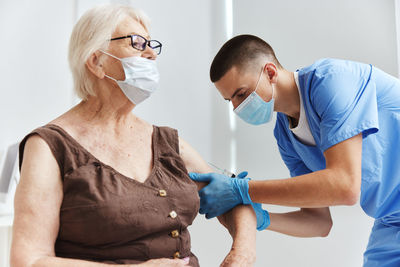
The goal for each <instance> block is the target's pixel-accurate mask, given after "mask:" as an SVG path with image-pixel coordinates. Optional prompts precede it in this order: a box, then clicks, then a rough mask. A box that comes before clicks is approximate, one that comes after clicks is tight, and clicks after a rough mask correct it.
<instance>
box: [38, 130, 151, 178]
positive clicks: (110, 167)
mask: <svg viewBox="0 0 400 267" xmlns="http://www.w3.org/2000/svg"><path fill="white" fill-rule="evenodd" d="M45 126H48V127H54V128H56V129H58V130H59V131H60V132H62V133H63V134H64V136H65V137H66V138H68V139H69V140H70V141H71V142H72V143H73V144H74V145H76V146H77V147H78V148H79V149H81V150H82V151H83V152H84V153H85V154H87V155H88V156H89V157H90V158H92V159H93V160H95V161H96V162H97V163H98V164H100V165H101V166H103V167H105V168H107V169H109V170H111V171H112V172H113V173H114V174H117V175H118V176H120V177H123V178H124V179H126V180H128V181H131V182H134V183H138V184H142V185H143V184H146V183H147V182H148V181H149V180H151V177H153V176H154V173H155V171H156V169H157V167H158V160H157V159H158V154H157V153H158V150H157V146H156V145H155V144H156V141H157V140H156V139H157V136H158V135H157V134H156V131H158V127H157V126H155V125H152V127H153V132H152V136H151V148H152V153H153V155H152V160H153V166H152V169H151V171H150V173H149V175H148V176H147V177H146V179H145V180H144V181H143V182H140V181H138V180H136V179H134V178H132V177H129V176H126V175H125V174H122V173H121V172H119V171H118V170H116V169H115V168H114V167H112V166H110V165H108V164H106V163H104V162H103V161H101V160H100V159H98V158H97V157H96V156H94V155H93V154H92V153H91V152H90V151H89V150H87V149H86V148H85V147H84V146H83V145H81V144H80V143H79V142H78V140H76V139H75V138H74V137H73V136H72V135H70V134H69V133H68V132H67V131H66V130H65V129H64V128H62V127H61V126H59V125H57V124H54V123H49V124H47V125H45Z"/></svg>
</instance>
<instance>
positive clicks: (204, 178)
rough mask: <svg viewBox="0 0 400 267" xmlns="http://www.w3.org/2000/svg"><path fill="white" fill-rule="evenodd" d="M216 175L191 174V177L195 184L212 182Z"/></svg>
mask: <svg viewBox="0 0 400 267" xmlns="http://www.w3.org/2000/svg"><path fill="white" fill-rule="evenodd" d="M213 175H214V173H196V172H189V177H190V179H192V180H193V181H195V182H206V183H207V182H210V181H211V180H212V179H213Z"/></svg>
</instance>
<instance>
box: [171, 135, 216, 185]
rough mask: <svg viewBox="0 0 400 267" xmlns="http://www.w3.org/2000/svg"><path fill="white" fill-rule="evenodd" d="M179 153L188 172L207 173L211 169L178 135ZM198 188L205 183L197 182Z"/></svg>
mask: <svg viewBox="0 0 400 267" xmlns="http://www.w3.org/2000/svg"><path fill="white" fill-rule="evenodd" d="M179 154H180V156H181V158H182V160H183V162H184V163H185V165H186V169H187V170H188V172H199V173H208V172H212V171H213V170H212V169H211V168H210V166H209V165H208V164H207V162H206V161H204V159H203V158H202V157H201V156H200V154H199V153H198V152H197V151H196V150H195V149H194V148H193V147H192V146H190V145H189V144H188V143H187V142H186V141H185V140H183V139H182V138H180V137H179ZM196 184H197V186H198V187H199V189H200V188H202V187H204V186H205V185H206V184H205V183H197V182H196Z"/></svg>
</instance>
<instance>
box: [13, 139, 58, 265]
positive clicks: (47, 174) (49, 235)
mask: <svg viewBox="0 0 400 267" xmlns="http://www.w3.org/2000/svg"><path fill="white" fill-rule="evenodd" d="M62 198H63V191H62V182H61V175H60V170H59V166H58V164H57V162H56V160H55V158H54V156H53V154H52V153H51V151H50V148H49V146H48V145H47V143H46V142H45V141H44V140H43V139H42V138H40V137H39V136H38V135H33V136H31V137H30V138H29V139H28V140H27V142H26V144H25V149H24V155H23V162H22V167H21V177H20V182H19V184H18V187H17V190H16V193H15V199H14V211H15V214H14V224H13V241H12V248H11V263H12V265H13V266H30V265H31V264H33V263H34V262H35V261H36V260H37V259H39V258H40V257H42V256H53V255H54V243H55V240H56V238H57V235H58V231H59V214H60V206H61V202H62Z"/></svg>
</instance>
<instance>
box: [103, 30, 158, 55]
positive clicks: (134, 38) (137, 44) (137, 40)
mask: <svg viewBox="0 0 400 267" xmlns="http://www.w3.org/2000/svg"><path fill="white" fill-rule="evenodd" d="M125 38H131V45H132V47H133V48H135V49H137V50H139V51H144V50H146V46H147V45H148V46H149V47H150V48H151V49H153V50H154V52H156V53H157V55H159V54H160V53H161V47H162V44H161V43H160V42H159V41H157V40H147V39H146V38H144V37H143V36H141V35H138V34H130V35H127V36H122V37H116V38H112V39H110V41H114V40H120V39H125Z"/></svg>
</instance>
